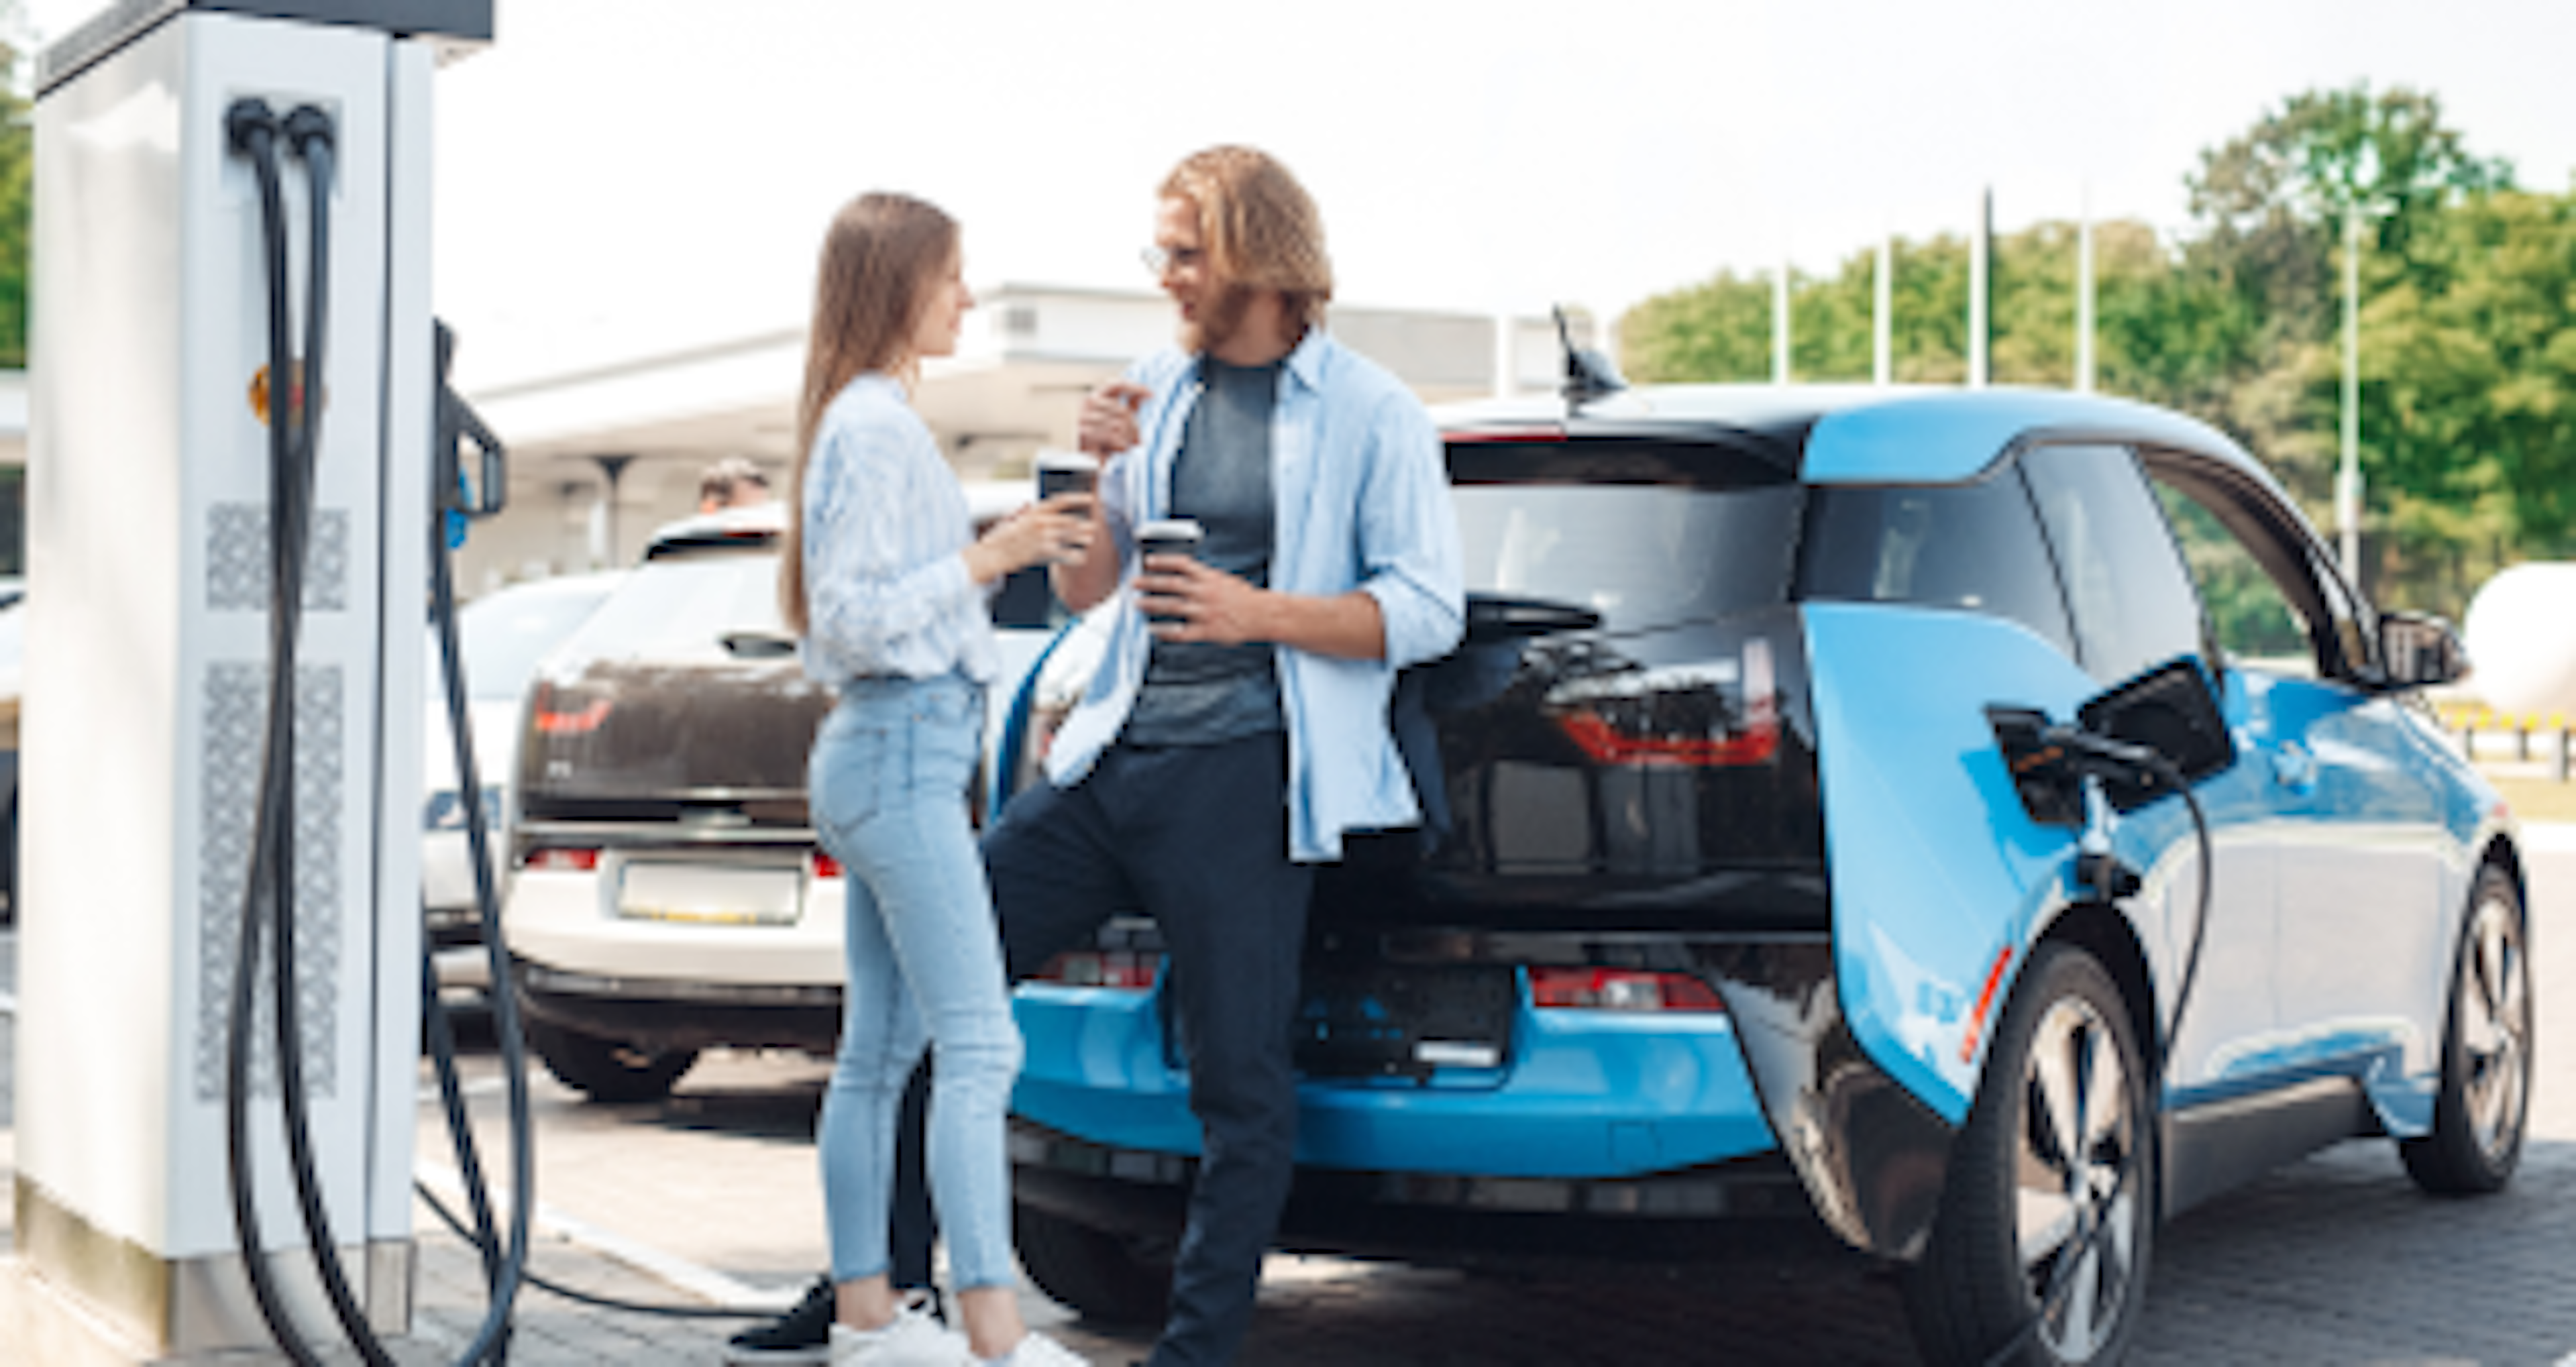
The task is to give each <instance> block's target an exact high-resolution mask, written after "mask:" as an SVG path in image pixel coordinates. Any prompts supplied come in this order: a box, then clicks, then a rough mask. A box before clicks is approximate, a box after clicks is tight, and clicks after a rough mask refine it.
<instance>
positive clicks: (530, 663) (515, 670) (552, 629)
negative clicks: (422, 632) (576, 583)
mask: <svg viewBox="0 0 2576 1367" xmlns="http://www.w3.org/2000/svg"><path fill="white" fill-rule="evenodd" d="M607 592H608V586H607V585H606V584H602V585H600V587H599V589H598V590H597V591H596V592H593V591H590V590H588V589H559V590H540V591H536V592H528V593H503V594H500V595H498V596H496V597H491V598H485V599H482V600H481V601H479V602H475V603H472V604H470V605H468V606H467V607H466V609H465V610H464V611H463V612H460V613H458V614H457V615H456V636H457V644H458V645H459V646H460V647H461V648H462V649H463V651H464V655H465V686H466V694H467V696H469V697H476V698H516V697H518V696H519V695H520V694H521V693H524V692H526V691H527V687H528V680H529V679H530V678H531V677H532V676H534V675H535V674H536V672H537V662H538V661H540V660H542V659H544V658H545V656H546V652H547V651H549V650H552V649H554V648H555V644H556V643H557V642H559V641H561V640H563V639H564V637H565V635H566V634H568V633H569V632H571V630H572V629H573V628H574V627H576V626H579V625H581V620H582V619H583V618H584V617H587V616H589V615H590V613H591V612H592V610H593V609H595V608H597V607H598V606H599V602H600V598H601V596H602V595H604V594H606V593H607Z"/></svg>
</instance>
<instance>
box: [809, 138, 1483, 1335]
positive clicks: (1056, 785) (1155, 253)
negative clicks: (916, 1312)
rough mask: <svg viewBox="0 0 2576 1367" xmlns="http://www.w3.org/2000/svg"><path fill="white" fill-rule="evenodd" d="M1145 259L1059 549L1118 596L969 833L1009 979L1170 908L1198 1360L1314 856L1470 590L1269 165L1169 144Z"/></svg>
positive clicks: (1402, 421)
mask: <svg viewBox="0 0 2576 1367" xmlns="http://www.w3.org/2000/svg"><path fill="white" fill-rule="evenodd" d="M1147 260H1148V262H1149V264H1151V265H1152V266H1153V268H1154V269H1155V271H1156V273H1157V275H1158V277H1159V280H1160V283H1161V285H1162V288H1163V291H1164V292H1165V293H1166V294H1168V295H1170V296H1171V299H1172V302H1173V304H1174V306H1175V307H1176V308H1177V310H1178V312H1179V324H1180V337H1179V342H1180V345H1179V346H1178V347H1176V348H1172V349H1168V350H1166V351H1164V352H1161V353H1159V354H1157V355H1154V356H1151V357H1148V358H1146V359H1145V360H1143V361H1140V362H1138V363H1137V364H1136V365H1135V366H1134V367H1133V368H1132V369H1130V370H1129V371H1128V373H1127V375H1126V376H1125V377H1124V378H1123V379H1121V380H1119V381H1117V382H1115V383H1112V384H1109V385H1105V386H1102V387H1101V388H1100V389H1098V390H1095V391H1094V392H1093V393H1092V394H1091V395H1090V396H1089V397H1088V398H1086V399H1085V400H1084V402H1083V406H1082V414H1081V443H1082V446H1083V449H1085V450H1087V451H1089V452H1091V453H1092V454H1094V455H1097V456H1099V457H1101V458H1102V460H1103V461H1104V467H1103V469H1102V471H1101V475H1100V480H1099V492H1100V497H1099V499H1097V500H1096V501H1095V504H1094V516H1095V517H1097V518H1100V519H1101V520H1102V523H1103V525H1102V526H1101V527H1100V528H1099V531H1100V532H1101V533H1104V534H1105V535H1097V536H1095V537H1094V539H1093V547H1094V549H1093V550H1092V551H1091V552H1090V553H1089V554H1088V555H1086V556H1084V557H1082V558H1081V559H1080V560H1079V561H1070V562H1065V563H1060V564H1058V565H1056V566H1055V567H1054V569H1053V571H1052V573H1053V575H1054V577H1055V583H1056V589H1057V592H1058V594H1059V596H1061V597H1062V598H1063V599H1064V601H1065V603H1066V605H1067V606H1069V607H1072V608H1073V609H1075V610H1076V611H1082V610H1085V609H1088V608H1090V607H1092V606H1093V605H1095V604H1097V603H1100V602H1102V601H1104V600H1107V599H1109V598H1111V597H1112V596H1113V595H1119V594H1122V593H1123V594H1124V595H1125V599H1126V601H1125V602H1123V603H1122V604H1121V605H1120V606H1119V608H1118V610H1117V615H1116V619H1115V622H1114V624H1113V626H1112V629H1111V636H1110V640H1109V644H1108V647H1107V649H1106V651H1105V653H1104V655H1103V658H1102V662H1101V666H1100V670H1099V673H1098V674H1097V675H1096V676H1095V677H1094V678H1093V680H1092V682H1091V685H1090V687H1089V689H1088V690H1087V691H1086V693H1085V695H1084V697H1083V700H1082V702H1081V703H1080V705H1079V706H1077V707H1076V708H1075V709H1074V712H1073V714H1072V715H1071V716H1070V717H1068V718H1067V719H1066V722H1065V725H1064V727H1063V729H1062V730H1061V731H1060V732H1058V733H1057V736H1056V739H1055V741H1054V743H1053V745H1052V747H1051V749H1050V750H1049V753H1048V761H1047V769H1048V778H1049V782H1047V783H1045V784H1040V785H1037V786H1035V787H1033V788H1031V789H1030V790H1028V791H1026V792H1023V793H1021V794H1020V795H1019V796H1018V797H1017V798H1015V799H1014V800H1013V801H1012V803H1011V805H1010V807H1009V808H1008V810H1006V811H1005V812H1004V813H1003V815H1002V818H1001V819H1000V821H999V822H997V823H996V824H995V825H994V827H993V828H992V829H991V830H990V831H989V832H987V834H986V836H985V840H984V859H985V865H986V869H987V872H988V875H989V878H990V880H991V885H992V893H993V905H994V909H995V912H996V914H997V915H998V916H999V917H1000V919H1001V924H1002V937H1003V943H1004V948H1005V951H1006V953H1007V957H1008V960H1009V965H1010V971H1011V973H1012V974H1013V975H1014V977H1018V976H1024V975H1026V974H1028V973H1030V972H1033V971H1035V970H1036V969H1037V968H1039V967H1040V966H1042V965H1043V964H1045V962H1046V961H1047V960H1048V959H1049V958H1051V957H1053V956H1054V955H1055V954H1057V953H1058V952H1060V951H1062V950H1065V949H1067V948H1071V947H1073V946H1075V945H1076V944H1078V943H1080V942H1081V941H1082V940H1083V939H1084V938H1085V937H1087V936H1088V935H1090V934H1091V933H1092V932H1093V931H1094V930H1096V929H1097V928H1098V927H1099V926H1100V924H1101V923H1102V922H1103V921H1105V920H1106V919H1107V918H1108V917H1109V916H1111V915H1112V914H1114V913H1117V912H1122V911H1130V910H1133V909H1135V908H1138V907H1142V908H1143V909H1144V910H1146V911H1147V912H1148V913H1150V914H1152V915H1153V916H1154V917H1155V919H1156V920H1157V921H1158V922H1159V923H1160V925H1161V928H1162V932H1163V940H1164V944H1165V947H1166V949H1167V951H1168V954H1169V956H1170V962H1171V967H1172V971H1171V973H1170V975H1169V976H1168V977H1167V979H1166V984H1167V986H1166V990H1167V991H1170V992H1172V993H1174V994H1175V1001H1174V1005H1175V1007H1176V1010H1177V1016H1178V1021H1179V1024H1180V1029H1181V1034H1182V1036H1183V1038H1184V1039H1186V1040H1187V1042H1188V1051H1189V1059H1190V1106H1191V1109H1192V1111H1193V1112H1194V1113H1196V1115H1197V1116H1198V1118H1199V1124H1200V1127H1201V1133H1202V1139H1203V1142H1202V1145H1201V1149H1202V1156H1201V1160H1200V1164H1199V1172H1198V1179H1197V1186H1196V1187H1195V1188H1194V1189H1193V1191H1192V1193H1191V1197H1190V1206H1189V1224H1188V1230H1187V1232H1186V1234H1185V1235H1184V1236H1183V1238H1182V1241H1181V1245H1180V1252H1179V1256H1178V1259H1177V1262H1176V1265H1175V1267H1174V1269H1173V1280H1172V1309H1171V1317H1170V1319H1169V1321H1168V1322H1167V1323H1166V1324H1165V1326H1164V1329H1163V1333H1162V1337H1161V1339H1160V1340H1159V1341H1158V1342H1157V1343H1156V1345H1155V1348H1154V1355H1153V1358H1152V1360H1151V1361H1152V1363H1153V1364H1154V1367H1197V1365H1198V1364H1213V1363H1224V1362H1228V1361H1231V1360H1232V1359H1233V1357H1234V1355H1235V1352H1236V1350H1237V1348H1238V1347H1239V1346H1240V1344H1241V1343H1242V1340H1243V1335H1244V1331H1245V1330H1246V1328H1247V1327H1248V1326H1249V1325H1250V1322H1251V1317H1252V1305H1253V1294H1254V1290H1255V1287H1256V1285H1257V1283H1258V1281H1259V1278H1260V1271H1261V1260H1262V1257H1263V1255H1264V1253H1265V1252H1267V1250H1268V1248H1269V1244H1270V1240H1271V1237H1272V1235H1273V1234H1274V1233H1275V1232H1276V1231H1277V1228H1278V1223H1279V1215H1280V1209H1281V1206H1282V1205H1283V1204H1284V1202H1285V1200H1286V1198H1287V1194H1288V1187H1289V1181H1290V1177H1291V1175H1292V1164H1293V1159H1294V1154H1295V1145H1296V1121H1297V1096H1296V1083H1295V1077H1294V1074H1293V1072H1292V1065H1291V1061H1290V1056H1289V1036H1290V1026H1291V1022H1292V1019H1293V1015H1294V1012H1295V1010H1296V1005H1297V994H1298V965H1299V961H1300V959H1301V957H1302V951H1303V947H1304V943H1305V928H1306V903H1307V898H1308V895H1309V893H1310V891H1311V889H1312V886H1313V870H1314V866H1315V865H1316V864H1318V863H1325V862H1330V861H1332V860H1335V859H1338V858H1339V857H1340V855H1341V849H1342V838H1343V835H1344V833H1345V832H1349V831H1355V830H1378V829H1387V828H1393V827H1401V826H1406V825H1410V824H1412V823H1413V822H1414V821H1416V820H1417V818H1418V812H1419V809H1418V806H1417V804H1416V801H1415V797H1414V794H1413V791H1412V788H1411V786H1410V784H1409V782H1408V781H1407V779H1406V777H1405V768H1404V765H1403V762H1402V760H1401V759H1400V758H1399V757H1398V755H1397V753H1396V748H1395V742H1394V739H1393V737H1392V736H1391V734H1390V732H1389V729H1388V725H1387V702H1388V699H1389V696H1390V694H1391V692H1392V689H1393V685H1394V682H1395V675H1396V671H1397V670H1399V669H1401V668H1402V667H1403V666H1405V665H1407V664H1411V663H1414V662H1417V661H1421V660H1427V659H1432V658H1435V657H1437V656H1439V655H1442V654H1445V653H1447V652H1448V650H1449V649H1450V648H1451V647H1452V646H1454V645H1455V644H1456V643H1457V640H1458V637H1459V633H1460V631H1461V629H1462V627H1463V624H1464V620H1465V612H1464V606H1463V595H1462V593H1461V590H1460V587H1459V570H1458V535H1457V526H1456V521H1455V518H1454V516H1453V514H1452V513H1451V510H1450V505H1449V495H1448V483H1447V479H1446V477H1445V475H1444V473H1443V469H1442V464H1441V454H1440V441H1439V436H1438V433H1437V431H1436V430H1435V429H1434V427H1433V426H1432V423H1431V420H1430V417H1429V415H1428V414H1426V413H1425V412H1424V411H1423V409H1422V406H1421V404H1420V403H1419V402H1418V401H1416V400H1415V399H1414V398H1413V397H1412V395H1411V394H1410V393H1409V392H1408V391H1407V390H1406V389H1405V388H1404V386H1403V385H1402V383H1401V382H1399V381H1397V380H1396V379H1395V378H1394V377H1393V376H1392V375H1390V374H1388V373H1387V372H1386V371H1385V370H1383V369H1381V368H1380V367H1378V366H1377V365H1375V364H1373V363H1371V362H1369V361H1368V360H1366V359H1364V358H1362V357H1360V356H1359V355H1357V354H1356V353H1354V352H1351V351H1349V350H1347V349H1345V348H1344V347H1342V346H1341V345H1340V344H1339V343H1338V342H1335V341H1334V340H1333V339H1332V337H1331V336H1330V335H1329V334H1328V333H1326V332H1325V331H1324V328H1323V310H1324V305H1325V304H1326V302H1327V301H1329V300H1330V299H1331V297H1332V289H1333V281H1332V268H1331V266H1330V264H1329V262H1328V260H1327V259H1326V256H1325V253H1324V239H1323V226H1322V223H1321V220H1320V219H1319V217H1318V216H1317V214H1316V211H1315V207H1314V203H1313V201H1312V200H1310V199H1309V198H1308V197H1307V195H1306V192H1305V190H1304V189H1303V188H1302V187H1301V186H1299V185H1298V183H1297V182H1296V180H1295V179H1294V178H1293V177H1291V176H1290V175H1289V173H1288V171H1287V169H1286V168H1285V167H1283V166H1281V165H1280V164H1279V163H1278V162H1277V161H1275V160H1273V159H1271V158H1270V157H1269V156H1267V155H1265V154H1263V153H1260V152H1257V151H1253V150H1251V149H1249V148H1242V147H1215V148H1210V149H1208V150H1206V151H1203V152H1200V153H1197V154H1195V155H1193V156H1191V157H1189V158H1187V159H1186V160H1184V161H1182V162H1181V164H1180V165H1179V166H1177V167H1175V168H1174V169H1173V171H1172V172H1171V174H1170V175H1169V176H1168V177H1166V178H1165V180H1164V181H1163V184H1162V186H1161V190H1160V194H1159V199H1158V203H1157V206H1156V213H1155V232H1154V245H1153V248H1152V249H1151V250H1150V251H1149V252H1148V253H1147ZM1171 517H1187V518H1190V519H1193V520H1195V521H1197V522H1198V523H1199V524H1200V525H1201V526H1202V528H1203V529H1204V530H1205V539H1204V540H1203V541H1202V542H1201V544H1200V547H1199V549H1198V552H1197V553H1196V555H1195V556H1193V557H1183V556H1171V555H1156V556H1150V557H1143V558H1142V563H1141V564H1140V563H1139V559H1140V558H1139V557H1138V556H1137V555H1136V553H1135V537H1134V533H1135V532H1136V530H1137V529H1138V528H1140V527H1142V526H1143V525H1144V524H1146V523H1147V522H1150V521H1154V520H1158V519H1163V518H1171ZM1103 548H1114V552H1115V553H1109V551H1107V550H1105V549H1103ZM1149 618H1150V619H1152V620H1150V621H1149ZM781 1327H782V1328H783V1327H784V1326H783V1325H782V1326H781Z"/></svg>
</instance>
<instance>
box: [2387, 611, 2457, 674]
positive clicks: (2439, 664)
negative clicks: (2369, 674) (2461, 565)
mask: <svg viewBox="0 0 2576 1367" xmlns="http://www.w3.org/2000/svg"><path fill="white" fill-rule="evenodd" d="M2379 669H2380V683H2381V685H2382V686H2383V687H2386V688H2388V689H2390V690H2392V691H2393V690H2400V689H2408V688H2426V687H2430V686H2433V685H2436V684H2446V683H2456V682H2458V681H2459V680H2461V679H2465V678H2467V677H2468V676H2469V652H2468V648H2467V647H2466V646H2463V645H2461V644H2460V637H2459V634H2458V633H2457V632H2454V631H2452V630H2451V624H2450V623H2448V622H2445V621H2443V620H2442V619H2441V618H2439V617H2433V616H2429V615H2427V614H2424V613H2420V612H2383V613H2381V614H2380V615H2379Z"/></svg>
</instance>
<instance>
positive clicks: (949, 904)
mask: <svg viewBox="0 0 2576 1367" xmlns="http://www.w3.org/2000/svg"><path fill="white" fill-rule="evenodd" d="M983 718H984V701H983V691H982V689H981V688H979V687H978V686H977V685H976V684H974V683H972V682H970V681H969V680H967V679H965V678H963V677H961V676H958V675H954V674H948V675H942V676H940V677H937V678H932V679H859V680H854V681H852V682H851V683H849V684H847V685H845V686H844V687H843V688H842V690H841V701H840V705H839V706H838V707H836V708H834V709H833V710H832V713H831V715H830V716H829V717H827V718H826V719H825V720H824V722H823V726H822V729H821V730H820V732H819V733H817V735H816V736H815V738H814V751H813V755H812V757H811V759H810V760H809V762H808V771H807V790H808V794H809V797H810V800H811V803H812V807H813V817H814V828H815V832H816V834H817V835H818V836H819V837H820V838H821V840H822V842H823V847H824V848H825V849H826V850H828V851H829V852H830V853H831V855H832V857H833V858H835V859H838V860H840V861H841V865H842V869H843V873H844V880H845V887H846V889H847V897H848V914H847V917H846V918H845V925H844V930H843V939H844V943H845V947H846V953H847V957H848V961H849V964H848V968H849V974H848V981H847V983H846V985H845V986H844V989H843V992H844V1006H843V1010H842V1021H841V1051H840V1056H839V1058H838V1060H837V1061H836V1062H835V1063H834V1065H833V1069H832V1081H831V1085H830V1087H829V1089H828V1090H827V1091H826V1092H825V1094H824V1097H823V1116H822V1121H821V1124H820V1131H819V1133H818V1135H817V1136H816V1143H817V1147H818V1149H819V1150H820V1153H821V1158H822V1168H823V1209H824V1214H825V1217H826V1219H827V1221H828V1223H829V1226H830V1234H831V1239H832V1277H833V1280H835V1281H849V1280H852V1279H854V1278H859V1277H869V1276H876V1275H879V1274H882V1273H885V1272H886V1271H887V1268H888V1260H887V1252H886V1227H887V1206H888V1193H889V1191H890V1190H891V1188H892V1185H893V1180H894V1138H895V1112H896V1106H897V1103H898V1102H899V1101H900V1100H901V1098H902V1095H903V1088H904V1081H905V1079H906V1078H907V1077H908V1076H909V1075H910V1074H911V1072H912V1069H913V1065H914V1064H915V1063H916V1062H918V1061H919V1060H920V1057H921V1053H922V1049H923V1046H924V1044H925V1043H927V1044H928V1046H929V1047H930V1048H931V1050H932V1051H933V1058H934V1060H935V1066H934V1067H933V1069H932V1080H933V1088H932V1092H931V1099H930V1146H929V1147H930V1189H931V1196H932V1199H933V1201H934V1202H935V1203H936V1204H937V1206H938V1210H939V1223H940V1225H941V1227H942V1228H943V1229H944V1231H945V1232H946V1234H947V1236H948V1258H949V1266H950V1269H951V1272H952V1274H953V1280H954V1283H955V1285H956V1288H957V1289H958V1290H961V1291H971V1290H975V1289H977V1288H980V1287H989V1286H1011V1285H1015V1284H1016V1282H1017V1279H1018V1272H1017V1269H1016V1267H1015V1265H1014V1264H1013V1262H1012V1259H1011V1233H1010V1160H1009V1157H1008V1152H1007V1149H1006V1146H1005V1141H1004V1136H1003V1116H1004V1114H1005V1111H1006V1108H1007V1107H1008V1105H1009V1103H1010V1097H1011V1084H1012V1082H1013V1081H1014V1080H1015V1079H1016V1078H1017V1077H1018V1076H1019V1069H1020V1033H1019V1028H1018V1026H1017V1025H1016V1024H1014V1023H1013V1021H1012V1019H1011V998H1010V989H1009V985H1008V983H1007V982H1006V981H1005V980H1004V978H1003V973H1002V953H1001V945H1000V941H999V938H998V936H997V935H996V933H995V931H994V928H993V908H992V899H991V896H990V895H989V894H988V893H987V892H986V890H985V885H984V864H983V860H982V859H981V858H980V857H978V855H977V853H976V848H975V835H974V832H973V830H972V829H971V828H970V827H969V826H968V824H967V819H966V793H967V787H968V783H969V780H970V779H971V778H972V776H973V774H974V772H975V765H976V760H977V754H978V750H979V747H980V741H981V736H982V731H983Z"/></svg>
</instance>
